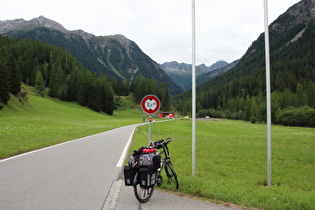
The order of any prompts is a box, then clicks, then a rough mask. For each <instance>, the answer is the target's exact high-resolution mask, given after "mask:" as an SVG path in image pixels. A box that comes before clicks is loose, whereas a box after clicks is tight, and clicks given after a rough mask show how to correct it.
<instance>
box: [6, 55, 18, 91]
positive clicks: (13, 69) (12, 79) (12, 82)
mask: <svg viewBox="0 0 315 210" xmlns="http://www.w3.org/2000/svg"><path fill="white" fill-rule="evenodd" d="M7 69H8V73H9V87H10V92H11V93H12V94H13V95H16V94H17V93H19V92H20V90H21V80H20V74H19V72H18V70H17V66H16V62H15V59H14V57H13V56H12V55H10V58H9V61H8V63H7Z"/></svg>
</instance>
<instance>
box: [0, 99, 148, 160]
mask: <svg viewBox="0 0 315 210" xmlns="http://www.w3.org/2000/svg"><path fill="white" fill-rule="evenodd" d="M21 101H22V100H21ZM21 101H19V100H18V99H17V98H15V97H11V101H10V102H9V106H6V107H5V108H4V109H3V110H0V159H3V158H7V157H10V156H13V155H17V154H21V153H24V152H28V151H31V150H35V149H39V148H43V147H47V146H51V145H54V144H58V143H61V142H64V141H68V140H72V139H77V138H80V137H84V136H88V135H92V134H96V133H100V132H104V131H107V130H110V129H113V128H117V127H121V126H124V125H128V124H135V123H141V122H142V112H140V111H137V110H134V109H133V110H119V111H115V112H114V114H113V115H112V116H109V115H107V114H102V113H98V112H95V111H93V110H91V109H88V108H86V107H82V106H80V105H78V104H77V103H74V102H62V101H60V100H58V99H53V98H50V97H45V98H43V97H41V96H37V95H31V94H28V101H22V102H21ZM124 101H126V102H127V103H128V100H124Z"/></svg>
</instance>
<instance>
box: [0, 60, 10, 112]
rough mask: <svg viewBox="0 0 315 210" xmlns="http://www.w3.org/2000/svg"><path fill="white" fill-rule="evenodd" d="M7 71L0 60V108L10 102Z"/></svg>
mask: <svg viewBox="0 0 315 210" xmlns="http://www.w3.org/2000/svg"><path fill="white" fill-rule="evenodd" d="M8 78H9V76H8V70H7V67H6V65H5V63H4V61H3V60H2V59H1V58H0V108H2V107H1V105H2V104H7V102H8V101H9V100H10V87H9V84H8Z"/></svg>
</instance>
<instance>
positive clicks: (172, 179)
mask: <svg viewBox="0 0 315 210" xmlns="http://www.w3.org/2000/svg"><path fill="white" fill-rule="evenodd" d="M165 173H166V176H167V180H166V183H167V184H169V185H171V187H173V186H174V187H176V189H178V187H179V184H178V180H177V174H176V172H175V169H174V168H173V166H172V164H171V163H170V162H167V163H166V164H165Z"/></svg>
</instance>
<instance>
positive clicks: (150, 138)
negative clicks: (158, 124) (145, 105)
mask: <svg viewBox="0 0 315 210" xmlns="http://www.w3.org/2000/svg"><path fill="white" fill-rule="evenodd" d="M149 118H151V114H150V115H149ZM151 140H152V122H149V143H148V144H150V142H151Z"/></svg>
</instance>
